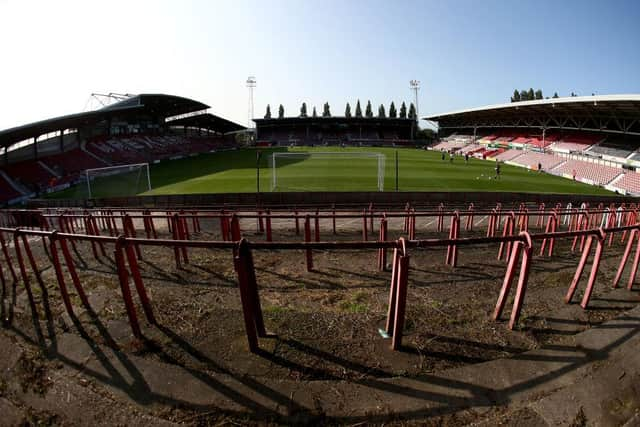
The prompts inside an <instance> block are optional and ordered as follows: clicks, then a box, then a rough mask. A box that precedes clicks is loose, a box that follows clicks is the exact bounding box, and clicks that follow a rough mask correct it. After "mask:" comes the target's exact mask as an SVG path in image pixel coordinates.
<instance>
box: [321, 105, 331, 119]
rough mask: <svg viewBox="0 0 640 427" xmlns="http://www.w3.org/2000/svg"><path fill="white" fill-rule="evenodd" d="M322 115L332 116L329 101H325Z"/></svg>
mask: <svg viewBox="0 0 640 427" xmlns="http://www.w3.org/2000/svg"><path fill="white" fill-rule="evenodd" d="M322 117H331V111H329V103H328V102H325V103H324V108H323V109H322Z"/></svg>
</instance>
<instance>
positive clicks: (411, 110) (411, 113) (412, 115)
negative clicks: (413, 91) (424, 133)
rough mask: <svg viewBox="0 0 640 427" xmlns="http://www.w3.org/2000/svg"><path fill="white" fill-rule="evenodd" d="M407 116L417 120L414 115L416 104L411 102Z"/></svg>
mask: <svg viewBox="0 0 640 427" xmlns="http://www.w3.org/2000/svg"><path fill="white" fill-rule="evenodd" d="M409 118H410V119H413V120H417V119H418V118H417V117H416V106H415V105H413V102H412V103H411V104H410V105H409Z"/></svg>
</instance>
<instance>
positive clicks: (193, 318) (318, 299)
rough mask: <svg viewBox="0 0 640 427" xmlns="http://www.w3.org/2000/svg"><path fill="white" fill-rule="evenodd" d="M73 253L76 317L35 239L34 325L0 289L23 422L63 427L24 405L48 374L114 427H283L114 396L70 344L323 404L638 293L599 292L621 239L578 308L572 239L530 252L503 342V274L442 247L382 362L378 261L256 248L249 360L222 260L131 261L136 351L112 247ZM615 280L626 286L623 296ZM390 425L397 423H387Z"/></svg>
mask: <svg viewBox="0 0 640 427" xmlns="http://www.w3.org/2000/svg"><path fill="white" fill-rule="evenodd" d="M486 221H487V219H486V218H483V217H481V216H480V217H476V220H475V222H476V225H475V228H476V230H478V231H475V232H466V231H464V230H463V231H462V236H463V237H466V236H482V235H484V233H485V230H486ZM161 223H162V221H158V229H159V231H160V234H161V235H162V236H168V233H167V231H166V228H165V227H163V226H162V225H161ZM533 223H534V220H533V221H532V224H533ZM218 227H219V226H218V223H217V221H203V222H202V229H203V231H202V232H199V233H193V234H192V238H193V239H196V240H215V239H219V238H220V236H219V231H218ZM242 228H243V231H244V233H245V236H246V237H247V238H248V239H249V240H263V239H264V236H263V235H261V234H257V233H256V230H255V229H256V224H255V220H243V222H242ZM401 228H402V223H401V220H398V219H394V220H391V222H390V236H389V237H390V238H397V237H399V236H401V235H402V234H403V233H402V231H401ZM321 229H322V233H321V238H322V240H357V239H360V238H361V231H360V230H361V220H359V219H350V220H343V221H340V222H339V224H338V232H337V234H336V235H333V234H332V233H331V223H330V221H328V220H323V221H322V222H321ZM417 229H418V232H417V238H433V237H441V238H442V237H446V232H444V233H437V232H436V231H435V221H434V220H433V218H427V219H419V220H418V224H417ZM534 231H535V230H534ZM376 234H377V226H376ZM274 240H282V241H293V240H295V241H300V240H301V236H298V235H296V234H295V231H294V228H293V222H292V221H274ZM76 246H77V251H74V254H73V256H74V260H75V263H76V267H77V268H78V273H79V275H80V279H81V283H82V285H83V287H84V289H85V291H86V292H87V293H88V294H89V301H90V307H83V305H82V303H81V302H80V300H79V298H78V296H77V294H76V293H75V291H74V290H73V287H72V286H71V285H70V280H69V279H67V284H68V286H69V288H70V292H71V293H72V302H73V306H74V310H75V317H71V316H69V315H68V314H67V313H66V311H65V308H64V305H63V304H62V299H61V297H60V292H59V289H58V286H57V281H56V278H55V272H54V270H53V268H52V267H51V264H50V262H49V259H48V256H47V255H46V254H45V253H44V251H43V246H42V244H41V243H40V240H39V239H31V247H32V249H33V251H34V255H35V257H36V260H37V264H38V268H39V274H40V276H41V278H42V282H43V283H44V288H42V287H40V286H39V285H38V280H37V277H36V276H35V274H34V272H33V271H31V270H30V269H29V274H30V281H31V286H32V289H33V292H34V298H35V303H36V304H35V306H36V310H37V314H36V317H35V318H34V316H33V313H32V309H31V307H30V305H29V299H28V297H27V295H26V292H24V286H23V284H22V283H21V282H19V283H12V281H11V280H7V283H6V285H5V286H4V287H3V298H2V317H3V319H4V322H3V323H4V329H3V330H2V331H0V334H1V335H2V336H3V339H10V340H11V342H12V343H13V345H14V346H15V347H16V348H19V349H20V352H19V358H18V362H17V364H16V370H15V372H17V373H18V374H15V375H13V376H10V377H6V376H5V377H0V399H5V400H6V401H7V402H9V403H8V404H11V405H12V406H14V407H15V408H18V410H19V415H18V416H17V419H18V418H20V422H27V423H32V424H38V423H40V424H43V425H47V424H50V425H55V424H65V423H68V424H73V423H74V422H73V419H74V418H73V416H65V415H64V414H60V413H56V411H55V410H52V411H41V410H36V409H34V408H32V407H30V406H29V403H28V399H26V400H25V398H24V394H25V393H29V394H36V395H41V396H42V395H47V394H48V393H50V392H51V390H52V389H55V386H56V384H55V382H56V379H55V378H59V377H57V376H55V375H52V373H53V372H56V371H59V370H64V369H68V368H74V369H76V370H77V371H78V374H77V375H75V376H72V377H69V376H67V375H65V376H63V377H61V378H59V379H58V381H70V382H72V383H74V384H76V385H78V384H79V385H82V386H85V387H89V388H91V390H92V391H93V393H94V394H96V395H98V396H102V398H101V399H97V400H95V401H94V402H93V403H92V405H93V409H91V410H88V411H89V412H91V411H93V413H96V412H99V413H110V412H112V411H116V412H118V411H117V410H116V409H118V410H120V411H121V410H122V408H125V407H127V404H125V403H123V401H126V402H129V404H130V406H131V408H130V411H129V412H127V414H125V415H122V418H119V420H120V421H121V422H123V423H124V424H136V423H138V422H142V421H140V420H142V419H143V418H140V417H142V416H145V415H149V416H152V417H154V418H153V419H154V420H156V421H159V420H165V421H169V422H179V423H185V424H194V425H209V424H211V425H214V424H216V423H233V424H237V423H240V424H247V423H248V424H252V423H262V422H275V423H280V422H287V423H288V422H293V421H292V420H291V419H288V420H286V421H283V420H278V419H271V418H269V417H263V416H262V415H260V414H259V413H258V412H259V411H252V410H251V409H248V410H246V411H239V412H232V413H230V412H228V411H226V410H224V409H218V408H215V407H214V408H211V407H206V408H203V407H199V406H198V405H189V404H185V403H184V402H180V401H176V400H172V399H170V398H168V397H166V398H158V399H152V401H151V402H150V401H148V398H147V397H145V394H144V393H145V392H144V390H136V388H135V387H133V386H131V382H129V381H123V382H122V383H121V384H120V383H118V382H115V383H114V382H113V381H112V380H110V379H109V378H108V377H107V378H105V377H103V376H101V375H92V373H91V372H90V371H89V370H85V369H83V366H82V364H79V365H78V364H76V363H75V362H73V363H72V362H69V361H68V360H65V358H63V357H62V358H61V356H60V355H61V352H60V349H59V348H58V339H59V338H60V337H61V336H65V337H66V336H68V335H69V334H73V335H76V336H78V337H80V338H81V339H82V340H83V341H84V342H86V343H89V346H90V347H91V348H92V349H94V352H95V354H96V355H98V359H100V357H99V354H100V352H101V351H102V350H100V349H102V348H110V349H113V350H114V351H117V352H118V353H119V354H124V355H132V356H135V357H139V358H143V359H147V360H149V361H154V362H159V363H161V364H166V365H168V366H180V367H183V368H185V369H186V370H187V371H188V372H191V373H193V375H194V376H195V377H198V378H200V377H201V376H206V375H210V374H216V373H224V374H228V375H230V376H232V377H234V378H242V379H243V380H245V381H249V382H251V384H255V385H256V387H258V385H266V386H269V387H272V388H275V389H277V388H278V383H279V382H281V381H283V380H292V381H296V382H299V383H300V384H308V383H311V382H318V381H323V382H326V383H327V384H332V386H331V387H328V388H327V393H338V394H339V393H341V384H344V383H345V382H358V381H368V380H374V379H384V378H396V377H406V378H416V377H420V376H422V375H427V374H433V373H438V372H443V371H445V370H447V369H451V368H456V367H461V366H465V365H473V364H477V363H481V362H486V361H489V360H494V359H501V358H508V357H512V356H515V355H518V354H520V353H523V352H526V351H529V350H532V349H537V348H541V347H544V346H549V345H557V344H562V343H566V342H568V341H570V340H571V338H572V336H574V335H575V334H577V333H579V332H581V331H584V330H586V329H589V328H591V327H592V326H594V325H599V324H601V323H602V322H605V321H607V320H609V319H612V318H614V317H616V316H618V315H620V314H621V313H623V312H625V311H627V310H629V309H631V308H633V307H635V306H636V304H637V294H636V293H635V292H628V291H627V290H626V289H612V287H611V283H612V281H613V277H614V275H615V272H616V270H617V266H618V263H619V261H620V256H621V253H622V250H623V247H624V246H623V245H622V244H621V243H620V236H619V235H618V236H617V237H616V238H615V242H614V244H613V246H612V247H610V248H609V247H607V248H605V251H604V255H603V259H602V264H601V268H600V272H599V274H598V276H597V283H596V286H595V290H594V294H593V295H592V298H591V303H590V305H589V308H588V309H587V310H583V309H582V308H581V307H580V306H579V305H578V302H579V301H580V299H581V297H582V293H583V291H584V288H585V286H586V278H587V276H588V272H589V270H588V268H590V263H588V264H587V266H588V267H587V269H586V270H585V273H584V274H583V277H582V280H581V282H580V284H579V286H578V291H577V293H576V295H575V296H574V299H573V302H572V303H570V304H565V303H564V302H563V297H564V295H565V293H566V291H567V289H568V287H569V284H570V282H571V279H572V277H573V274H574V272H575V269H576V267H577V264H578V260H579V257H580V252H579V251H576V252H571V250H570V246H571V241H570V240H563V241H558V242H557V246H556V251H555V254H554V256H553V257H552V258H548V257H541V256H538V255H537V253H538V251H535V253H536V256H535V258H534V260H533V264H532V271H531V275H530V278H529V284H528V289H527V292H526V298H525V302H524V308H523V311H522V314H521V317H520V320H519V322H518V324H517V325H516V327H515V328H514V330H509V329H508V327H507V321H508V316H509V313H510V310H511V299H510V300H509V302H508V303H507V306H506V308H505V311H504V314H503V319H506V320H501V321H498V322H495V321H493V320H491V318H490V316H491V314H492V312H493V309H494V307H495V304H496V300H497V297H498V293H499V291H500V287H501V285H502V280H503V278H504V273H505V268H506V265H505V262H504V261H500V260H498V259H497V252H498V245H494V244H485V245H476V246H467V247H461V248H460V252H459V262H458V267H456V268H451V267H449V266H446V265H444V259H445V251H446V249H445V248H435V249H429V250H410V256H411V268H410V275H409V286H408V289H409V291H408V292H409V293H408V299H407V301H408V306H407V321H406V325H405V338H404V348H403V349H402V351H392V350H391V349H390V340H389V339H386V338H384V337H383V336H382V334H381V333H380V330H381V328H384V324H385V320H386V316H387V304H388V298H389V281H390V272H389V271H384V272H380V271H377V266H376V253H375V251H354V250H342V251H315V252H314V271H313V272H307V271H306V268H305V257H304V253H303V251H297V250H295V251H266V250H256V251H254V253H253V256H254V262H255V267H256V274H257V281H258V285H259V290H260V298H261V304H262V309H263V313H264V318H265V323H266V328H267V330H268V331H270V332H272V333H274V334H275V336H274V337H273V338H266V339H261V340H260V348H261V351H260V352H259V354H252V353H250V352H249V351H248V345H247V338H246V334H245V330H244V323H243V318H242V311H241V305H240V297H239V291H238V288H237V277H236V273H235V271H234V269H233V264H232V253H231V251H228V250H208V249H190V250H189V261H190V262H189V264H185V265H184V266H183V269H177V268H176V266H175V262H174V259H173V252H172V251H171V250H169V249H166V248H158V247H144V248H142V255H143V256H142V260H141V261H140V268H141V271H142V276H143V280H144V284H145V286H146V289H147V291H148V293H149V295H150V297H151V301H152V306H153V310H154V314H155V316H156V318H157V320H158V323H159V325H158V326H152V325H149V324H148V323H147V322H146V321H145V319H144V314H143V310H142V307H140V306H139V305H138V306H137V313H138V317H139V319H140V321H141V324H142V325H143V333H144V335H145V337H146V339H145V340H142V341H139V340H136V339H134V338H133V336H132V335H131V330H130V328H129V325H128V323H127V316H126V312H125V308H124V304H123V302H122V297H121V292H120V286H119V282H118V278H117V275H116V274H115V267H114V260H113V253H112V251H113V247H112V246H109V245H107V246H106V249H107V256H106V257H102V256H101V257H100V258H99V259H98V260H96V259H94V257H93V255H92V252H91V247H90V245H89V244H88V243H80V242H78V243H77V244H76ZM12 253H13V252H12ZM389 260H390V258H389ZM3 267H5V268H4V274H5V278H7V277H8V275H7V269H6V266H3ZM627 277H628V272H627V273H625V275H624V276H623V283H626V278H627ZM512 293H513V291H512ZM135 299H136V301H137V298H135ZM94 356H95V355H94ZM7 357H9V356H7ZM134 382H135V381H134ZM184 387H189V385H188V384H185V385H184ZM113 388H116V389H118V388H120V389H121V391H123V392H125V393H126V395H127V398H126V399H125V400H123V399H122V398H121V397H120V396H119V395H118V393H117V392H115V393H114V392H113ZM345 400H348V397H345ZM1 403H2V402H0V407H1ZM118 413H119V412H118ZM389 419H390V420H391V421H393V420H394V416H393V415H390V418H389ZM307 421H308V420H307ZM422 421H425V420H422ZM445 421H446V422H445ZM445 421H443V420H442V419H439V420H438V421H437V422H436V421H434V423H435V424H437V423H450V424H464V423H467V422H471V421H473V417H471V418H464V419H457V420H456V419H448V421H447V420H445ZM2 423H3V422H2V421H0V424H2Z"/></svg>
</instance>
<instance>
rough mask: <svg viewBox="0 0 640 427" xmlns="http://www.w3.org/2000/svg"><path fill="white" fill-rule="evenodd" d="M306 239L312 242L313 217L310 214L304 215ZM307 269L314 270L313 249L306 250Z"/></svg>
mask: <svg viewBox="0 0 640 427" xmlns="http://www.w3.org/2000/svg"><path fill="white" fill-rule="evenodd" d="M304 241H305V242H311V218H310V217H309V215H305V217H304ZM305 255H306V261H307V271H313V254H312V252H311V249H307V250H306V254H305Z"/></svg>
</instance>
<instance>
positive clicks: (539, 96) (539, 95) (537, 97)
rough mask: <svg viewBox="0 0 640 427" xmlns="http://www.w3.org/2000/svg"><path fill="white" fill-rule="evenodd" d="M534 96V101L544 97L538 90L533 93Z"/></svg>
mask: <svg viewBox="0 0 640 427" xmlns="http://www.w3.org/2000/svg"><path fill="white" fill-rule="evenodd" d="M535 95H536V99H544V96H542V90H540V89H538V90H537V91H536V93H535Z"/></svg>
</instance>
